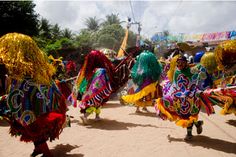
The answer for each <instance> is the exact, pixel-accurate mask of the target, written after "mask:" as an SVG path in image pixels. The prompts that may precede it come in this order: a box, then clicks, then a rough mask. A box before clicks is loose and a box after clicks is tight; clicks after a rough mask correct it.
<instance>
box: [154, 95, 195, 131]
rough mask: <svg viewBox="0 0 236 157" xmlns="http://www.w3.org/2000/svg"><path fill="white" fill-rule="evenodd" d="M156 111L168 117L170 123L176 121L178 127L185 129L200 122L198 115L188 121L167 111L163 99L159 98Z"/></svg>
mask: <svg viewBox="0 0 236 157" xmlns="http://www.w3.org/2000/svg"><path fill="white" fill-rule="evenodd" d="M155 109H156V111H160V112H161V114H163V115H164V116H166V118H167V119H168V120H170V121H175V124H176V125H177V126H181V127H183V128H187V127H189V126H190V125H191V124H192V123H194V122H197V120H198V115H196V116H190V117H189V118H188V119H181V118H180V117H179V116H177V115H174V114H171V113H170V112H169V111H168V110H166V109H165V107H164V106H163V101H162V99H161V98H158V99H157V100H156V105H155Z"/></svg>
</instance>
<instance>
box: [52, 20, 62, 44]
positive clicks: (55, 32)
mask: <svg viewBox="0 0 236 157" xmlns="http://www.w3.org/2000/svg"><path fill="white" fill-rule="evenodd" d="M51 32H52V33H51V34H52V40H53V41H54V42H55V41H56V40H59V39H60V38H61V37H62V34H61V29H60V27H59V25H58V24H55V25H53V26H52V29H51Z"/></svg>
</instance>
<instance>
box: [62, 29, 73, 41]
mask: <svg viewBox="0 0 236 157" xmlns="http://www.w3.org/2000/svg"><path fill="white" fill-rule="evenodd" d="M73 36H74V35H73V33H72V31H71V30H69V29H68V28H66V29H64V30H63V31H62V37H63V38H68V39H72V38H73Z"/></svg>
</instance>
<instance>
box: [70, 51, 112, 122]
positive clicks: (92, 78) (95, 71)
mask: <svg viewBox="0 0 236 157" xmlns="http://www.w3.org/2000/svg"><path fill="white" fill-rule="evenodd" d="M113 72H114V67H113V65H112V63H111V62H110V61H109V59H108V58H107V57H106V56H105V55H104V54H103V53H101V52H100V51H91V52H90V53H89V54H88V55H87V56H86V59H85V62H84V64H83V67H82V68H81V70H80V72H79V74H78V77H77V80H76V89H75V91H76V92H78V94H76V93H75V94H74V95H76V98H77V97H78V96H77V95H81V96H82V98H81V101H80V104H79V107H80V108H81V113H84V114H85V116H84V118H87V116H88V115H89V114H91V113H93V112H95V113H96V116H97V118H98V115H99V113H100V107H101V106H102V105H103V104H104V103H105V102H106V101H107V100H108V99H109V97H110V95H111V93H112V92H113V91H112V88H111V84H112V83H114V79H113V77H114V76H113ZM81 118H82V117H81ZM83 121H84V123H86V122H85V119H83Z"/></svg>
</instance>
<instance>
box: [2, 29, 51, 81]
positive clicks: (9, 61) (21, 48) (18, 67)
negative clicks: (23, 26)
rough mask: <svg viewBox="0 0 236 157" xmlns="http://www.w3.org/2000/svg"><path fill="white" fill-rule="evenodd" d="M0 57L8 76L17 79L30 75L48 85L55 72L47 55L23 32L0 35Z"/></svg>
mask: <svg viewBox="0 0 236 157" xmlns="http://www.w3.org/2000/svg"><path fill="white" fill-rule="evenodd" d="M21 41H25V42H21ZM26 43H27V44H26ZM15 52H18V53H15ZM0 58H2V60H3V63H4V64H5V65H6V67H7V69H8V72H9V76H10V77H13V78H15V79H17V80H22V79H23V78H24V77H25V76H30V77H31V78H34V81H36V83H39V84H46V85H49V84H50V81H51V80H50V79H51V77H52V75H53V74H54V73H55V68H54V67H53V66H52V65H51V64H49V62H48V58H47V55H46V54H45V53H43V52H42V51H41V50H40V49H39V48H38V46H37V45H36V43H35V41H33V40H32V39H31V38H30V37H29V36H27V35H24V34H19V33H9V34H6V35H4V36H3V37H1V38H0Z"/></svg>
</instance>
